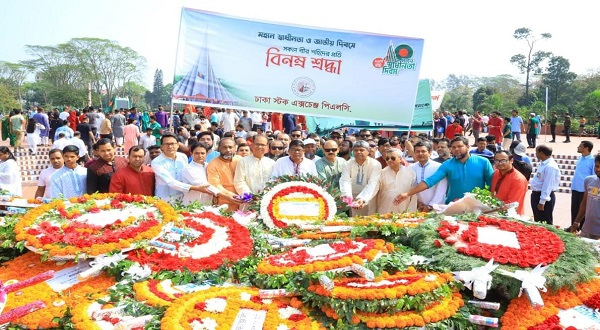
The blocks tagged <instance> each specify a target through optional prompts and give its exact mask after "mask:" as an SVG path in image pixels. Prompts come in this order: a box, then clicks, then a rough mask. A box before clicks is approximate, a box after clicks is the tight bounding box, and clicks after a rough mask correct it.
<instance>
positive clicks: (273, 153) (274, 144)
mask: <svg viewBox="0 0 600 330" xmlns="http://www.w3.org/2000/svg"><path fill="white" fill-rule="evenodd" d="M284 149H285V146H284V145H283V142H281V141H279V140H273V141H271V143H269V152H268V153H267V155H266V156H267V157H269V158H271V159H272V160H277V159H279V157H283V156H287V155H286V153H285V151H284Z"/></svg>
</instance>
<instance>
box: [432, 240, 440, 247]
mask: <svg viewBox="0 0 600 330" xmlns="http://www.w3.org/2000/svg"><path fill="white" fill-rule="evenodd" d="M433 245H435V247H437V248H441V247H442V242H440V240H439V239H436V240H435V241H433Z"/></svg>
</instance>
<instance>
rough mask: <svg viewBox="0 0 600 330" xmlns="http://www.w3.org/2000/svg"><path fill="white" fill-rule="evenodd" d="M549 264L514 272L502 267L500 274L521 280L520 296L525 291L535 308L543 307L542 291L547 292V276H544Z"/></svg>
mask: <svg viewBox="0 0 600 330" xmlns="http://www.w3.org/2000/svg"><path fill="white" fill-rule="evenodd" d="M546 268H548V266H545V267H542V264H539V265H537V266H535V268H534V269H533V270H532V271H530V272H529V271H526V270H516V271H515V272H514V273H511V272H509V271H506V270H503V269H500V274H502V275H506V276H510V277H512V278H516V279H517V280H519V281H521V289H520V290H519V297H520V296H521V294H522V293H523V291H525V293H527V297H528V298H529V302H530V303H531V305H532V306H533V307H535V308H538V307H543V306H544V300H543V299H542V295H541V294H540V291H542V292H546V291H547V289H546V278H545V277H544V276H542V274H543V273H544V271H545V270H546Z"/></svg>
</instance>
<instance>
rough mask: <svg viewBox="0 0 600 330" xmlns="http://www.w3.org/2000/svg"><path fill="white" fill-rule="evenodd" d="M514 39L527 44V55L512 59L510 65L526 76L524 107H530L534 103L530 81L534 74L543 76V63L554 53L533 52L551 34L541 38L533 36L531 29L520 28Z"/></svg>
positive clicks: (518, 55) (542, 35)
mask: <svg viewBox="0 0 600 330" xmlns="http://www.w3.org/2000/svg"><path fill="white" fill-rule="evenodd" d="M513 37H514V38H515V39H517V40H525V41H526V42H527V46H528V49H527V55H523V54H517V55H513V56H512V57H511V58H510V63H513V64H515V65H516V66H517V68H519V71H520V72H521V73H523V74H525V98H524V104H523V105H530V104H531V103H532V102H531V100H530V98H529V79H530V76H531V75H532V74H541V73H542V69H541V64H542V62H543V61H544V60H545V59H546V58H548V57H550V56H551V55H552V53H549V52H544V51H536V52H533V50H534V47H535V44H536V43H537V42H538V41H539V40H543V39H550V38H552V35H551V34H550V33H542V34H540V35H539V36H535V35H533V31H531V30H530V29H529V28H524V27H523V28H519V29H516V30H515V33H514V34H513Z"/></svg>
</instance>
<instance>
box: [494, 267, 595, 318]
mask: <svg viewBox="0 0 600 330" xmlns="http://www.w3.org/2000/svg"><path fill="white" fill-rule="evenodd" d="M575 289H576V290H572V288H566V287H565V288H562V289H560V290H558V291H557V292H550V291H548V292H542V293H541V295H542V299H543V300H544V306H543V307H541V308H534V307H533V306H532V305H531V303H530V302H529V300H528V299H527V297H526V295H522V296H521V297H518V298H515V299H512V300H511V301H510V304H509V305H508V308H507V309H506V312H505V313H504V315H503V316H502V318H501V319H500V323H501V325H502V329H525V328H533V327H536V326H540V325H541V324H543V323H545V322H548V323H551V322H552V320H550V321H548V320H549V319H551V318H552V317H553V316H556V315H557V314H558V312H559V309H563V310H566V309H570V308H573V307H576V306H580V305H584V304H593V302H592V299H593V298H594V297H595V296H597V295H598V294H600V279H598V278H596V279H593V280H591V281H589V282H584V283H580V284H578V285H577V286H576V288H575ZM590 307H591V308H593V306H590ZM537 329H552V328H550V327H547V328H542V327H539V328H537ZM561 329H562V328H561Z"/></svg>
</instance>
